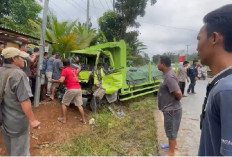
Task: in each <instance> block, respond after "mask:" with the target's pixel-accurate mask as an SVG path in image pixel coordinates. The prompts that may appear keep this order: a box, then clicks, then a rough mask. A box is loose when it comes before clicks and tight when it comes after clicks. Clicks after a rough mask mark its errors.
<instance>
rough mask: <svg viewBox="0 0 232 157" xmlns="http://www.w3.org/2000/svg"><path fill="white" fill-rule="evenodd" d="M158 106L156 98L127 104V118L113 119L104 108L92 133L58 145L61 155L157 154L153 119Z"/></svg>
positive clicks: (139, 99)
mask: <svg viewBox="0 0 232 157" xmlns="http://www.w3.org/2000/svg"><path fill="white" fill-rule="evenodd" d="M156 104H157V103H156V98H155V97H154V96H153V95H148V96H144V97H142V98H137V99H134V100H131V101H127V102H126V105H124V106H123V110H124V111H125V113H126V116H125V117H118V116H113V115H112V114H111V112H109V111H108V109H106V108H105V109H103V111H101V112H100V113H99V114H98V115H97V124H96V126H95V127H93V128H92V132H91V133H86V135H84V136H74V138H73V140H72V142H67V143H65V144H61V145H59V146H58V148H59V153H60V154H59V155H71V156H109V155H110V156H116V155H117V156H118V155H119V156H123V155H140V156H147V155H154V156H156V155H158V144H157V135H156V124H155V119H154V109H155V108H156ZM119 107H122V106H119Z"/></svg>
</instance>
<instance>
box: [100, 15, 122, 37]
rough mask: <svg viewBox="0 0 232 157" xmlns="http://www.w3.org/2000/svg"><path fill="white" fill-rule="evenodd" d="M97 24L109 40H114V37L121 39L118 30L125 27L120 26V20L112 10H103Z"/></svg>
mask: <svg viewBox="0 0 232 157" xmlns="http://www.w3.org/2000/svg"><path fill="white" fill-rule="evenodd" d="M98 24H99V27H100V31H101V32H103V33H104V34H105V37H106V39H107V40H108V41H109V42H112V41H114V38H115V39H116V40H120V39H121V37H120V35H119V33H118V32H119V31H121V29H125V28H123V27H122V20H121V18H120V16H119V15H118V14H117V13H115V12H113V11H109V12H105V13H104V14H103V16H102V17H100V18H99V20H98ZM124 31H125V30H124Z"/></svg>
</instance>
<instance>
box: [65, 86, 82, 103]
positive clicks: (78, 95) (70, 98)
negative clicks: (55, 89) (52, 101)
mask: <svg viewBox="0 0 232 157" xmlns="http://www.w3.org/2000/svg"><path fill="white" fill-rule="evenodd" d="M71 102H73V103H74V104H75V106H81V105H82V104H83V101H82V91H81V89H69V90H67V91H66V92H65V94H64V97H63V99H62V104H65V105H66V106H69V105H70V103H71Z"/></svg>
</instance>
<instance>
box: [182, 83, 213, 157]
mask: <svg viewBox="0 0 232 157" xmlns="http://www.w3.org/2000/svg"><path fill="white" fill-rule="evenodd" d="M209 81H210V80H209V79H207V80H198V81H197V83H196V86H195V92H196V94H190V95H189V96H188V97H184V98H182V100H181V102H182V107H183V116H182V121H181V126H180V130H179V134H178V143H179V149H178V155H180V156H189V155H191V156H195V155H197V153H198V147H199V141H200V114H201V108H202V104H203V100H204V97H205V94H206V86H207V84H208V82H209ZM187 88H188V85H187V87H186V90H187Z"/></svg>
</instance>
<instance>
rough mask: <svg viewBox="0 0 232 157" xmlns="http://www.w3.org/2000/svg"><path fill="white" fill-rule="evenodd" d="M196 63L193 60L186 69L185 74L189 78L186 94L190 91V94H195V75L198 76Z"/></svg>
mask: <svg viewBox="0 0 232 157" xmlns="http://www.w3.org/2000/svg"><path fill="white" fill-rule="evenodd" d="M197 63H198V61H197V60H194V61H193V64H192V65H191V66H190V67H189V68H188V69H187V75H188V77H189V78H190V85H189V88H188V90H187V93H188V94H190V92H191V93H192V94H196V93H195V85H196V81H197V76H198V71H197Z"/></svg>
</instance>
